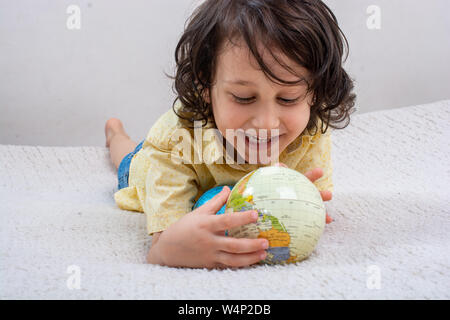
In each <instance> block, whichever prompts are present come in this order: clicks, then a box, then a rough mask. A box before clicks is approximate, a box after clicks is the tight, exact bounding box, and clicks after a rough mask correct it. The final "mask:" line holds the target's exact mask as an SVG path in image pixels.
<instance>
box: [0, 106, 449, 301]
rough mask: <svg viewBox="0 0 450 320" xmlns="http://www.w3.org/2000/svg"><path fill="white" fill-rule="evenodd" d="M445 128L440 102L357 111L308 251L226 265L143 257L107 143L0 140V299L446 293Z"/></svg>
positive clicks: (139, 228)
mask: <svg viewBox="0 0 450 320" xmlns="http://www.w3.org/2000/svg"><path fill="white" fill-rule="evenodd" d="M449 141H450V101H440V102H436V103H433V104H428V105H421V106H412V107H405V108H399V109H394V110H386V111H379V112H372V113H365V114H361V115H354V116H353V117H352V122H351V124H350V125H349V126H348V127H347V128H346V129H344V130H335V131H334V132H333V152H332V155H333V166H334V184H335V193H334V197H333V200H332V201H329V202H326V206H327V209H328V212H329V214H330V215H331V216H332V217H333V218H334V219H335V221H334V222H333V223H331V224H330V225H327V226H326V229H325V232H324V234H323V236H322V238H321V240H320V242H319V244H318V246H317V248H316V250H315V251H314V252H313V254H312V255H311V256H310V258H309V259H307V260H305V261H303V262H301V263H298V264H296V265H287V266H254V267H249V268H245V269H229V270H222V271H220V270H212V271H209V270H206V269H178V268H168V267H162V266H155V265H148V264H145V254H146V252H147V250H148V248H149V246H150V243H151V237H149V236H147V235H146V228H145V216H144V215H143V214H140V213H136V212H128V211H122V210H120V209H118V208H117V207H116V205H115V203H114V199H113V193H114V192H115V191H116V188H117V178H116V172H115V169H114V167H113V166H112V164H111V163H110V160H109V153H108V150H107V149H106V148H104V147H41V146H14V145H0V199H1V201H0V219H1V220H0V235H1V243H0V255H1V257H0V298H1V299H8V298H9V299H11V298H12V299H28V298H32V299H50V298H56V299H80V298H83V299H110V298H111V299H308V298H310V299H324V298H327V299H365V298H368V299H419V298H425V299H449V298H450V289H449V288H450V274H449V271H450V270H449V269H450V259H449V258H450V250H449V248H450V166H449V164H450V147H449Z"/></svg>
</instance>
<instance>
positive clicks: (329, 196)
mask: <svg viewBox="0 0 450 320" xmlns="http://www.w3.org/2000/svg"><path fill="white" fill-rule="evenodd" d="M320 195H321V197H322V200H323V201H329V200H331V199H332V197H333V194H332V192H331V191H329V190H323V191H320Z"/></svg>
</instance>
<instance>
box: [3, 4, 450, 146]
mask: <svg viewBox="0 0 450 320" xmlns="http://www.w3.org/2000/svg"><path fill="white" fill-rule="evenodd" d="M199 2H201V1H199V0H196V1H193V0H133V1H125V0H72V1H63V0H59V1H53V0H46V1H44V0H0V115H1V116H0V143H1V144H26V145H54V146H79V145H83V146H87V145H93V146H103V145H104V131H103V130H104V124H105V121H106V120H107V119H108V118H110V117H118V118H120V119H122V120H123V122H124V124H125V127H126V129H127V131H128V133H129V134H130V136H131V137H132V138H133V139H135V140H136V141H139V140H141V139H143V138H144V137H145V135H146V134H147V132H148V130H149V129H150V127H151V126H152V124H153V123H154V122H155V121H156V120H157V118H158V117H159V116H160V115H161V114H163V113H164V112H165V111H166V110H168V108H170V107H171V103H172V101H173V98H174V94H173V92H172V89H171V86H172V82H171V80H169V79H168V78H166V76H165V75H164V72H167V73H173V72H174V49H175V46H176V43H177V41H178V38H179V36H180V35H181V33H182V31H183V26H184V23H185V20H186V19H187V17H188V16H189V15H190V13H191V12H192V10H193V8H194V7H195V6H196V4H197V3H199ZM325 2H326V3H327V4H328V5H329V6H330V7H331V8H332V9H333V11H334V13H335V14H336V16H337V18H338V21H339V23H340V25H341V28H342V29H343V31H344V33H345V34H346V36H347V39H348V41H349V44H350V56H349V58H348V60H347V62H346V64H345V66H346V69H347V71H348V72H349V74H350V75H351V77H352V78H354V79H355V82H356V93H357V94H358V100H357V107H358V112H369V111H374V110H379V109H387V108H396V107H403V106H408V105H416V104H422V103H428V102H433V101H437V100H442V99H449V98H450V90H449V89H450V86H449V84H450V67H449V64H448V61H447V60H448V57H449V56H450V36H449V31H450V19H449V18H448V16H447V13H448V12H449V11H450V2H449V1H448V0H432V1H426V2H425V1H421V0H395V1H393V0H326V1H325ZM70 5H77V6H78V7H79V8H80V13H81V15H80V18H81V28H80V29H79V30H69V29H68V28H67V26H66V22H67V19H68V18H69V16H70V14H68V13H67V12H66V10H67V8H68V7H69V6H70ZM370 5H377V6H378V7H379V8H380V10H381V29H379V30H369V29H368V28H367V25H366V21H367V19H368V18H369V16H370V14H368V13H367V12H366V10H367V8H368V7H369V6H370Z"/></svg>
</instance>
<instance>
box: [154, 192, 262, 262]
mask: <svg viewBox="0 0 450 320" xmlns="http://www.w3.org/2000/svg"><path fill="white" fill-rule="evenodd" d="M229 193H230V189H229V188H228V187H224V188H223V189H222V191H221V192H220V193H219V194H218V195H216V196H215V197H214V198H213V199H211V200H210V201H208V202H207V203H205V204H204V205H203V206H201V207H199V208H197V209H196V210H194V211H192V212H189V213H188V214H186V215H184V216H183V217H182V218H180V219H179V220H178V221H177V222H175V223H173V224H171V225H170V226H169V227H168V228H167V229H166V230H164V231H163V232H162V233H155V234H154V235H153V241H152V246H151V248H150V250H149V252H148V255H147V262H148V263H152V264H160V265H166V266H171V267H192V268H215V267H223V266H227V267H228V266H229V267H244V266H249V265H251V264H254V263H257V262H259V261H260V260H263V259H265V257H266V254H267V253H266V251H265V249H267V247H268V241H267V240H266V239H237V238H232V237H227V236H225V230H227V229H232V228H235V227H237V226H241V225H245V224H248V223H254V222H256V221H257V219H258V216H257V213H256V211H255V210H250V211H245V212H239V214H236V213H225V214H222V215H216V212H217V211H219V209H220V208H221V207H222V206H223V205H224V204H225V202H226V200H227V198H228V195H229ZM253 213H255V214H253Z"/></svg>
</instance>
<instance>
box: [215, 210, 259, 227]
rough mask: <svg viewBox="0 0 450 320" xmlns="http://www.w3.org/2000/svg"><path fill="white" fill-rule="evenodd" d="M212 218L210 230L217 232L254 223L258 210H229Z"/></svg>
mask: <svg viewBox="0 0 450 320" xmlns="http://www.w3.org/2000/svg"><path fill="white" fill-rule="evenodd" d="M213 218H214V219H211V231H213V232H218V231H225V230H229V229H233V228H236V227H240V226H243V225H245V224H249V223H254V222H256V221H257V220H258V212H257V211H255V210H249V211H242V212H229V213H224V214H221V215H217V216H215V217H213Z"/></svg>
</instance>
